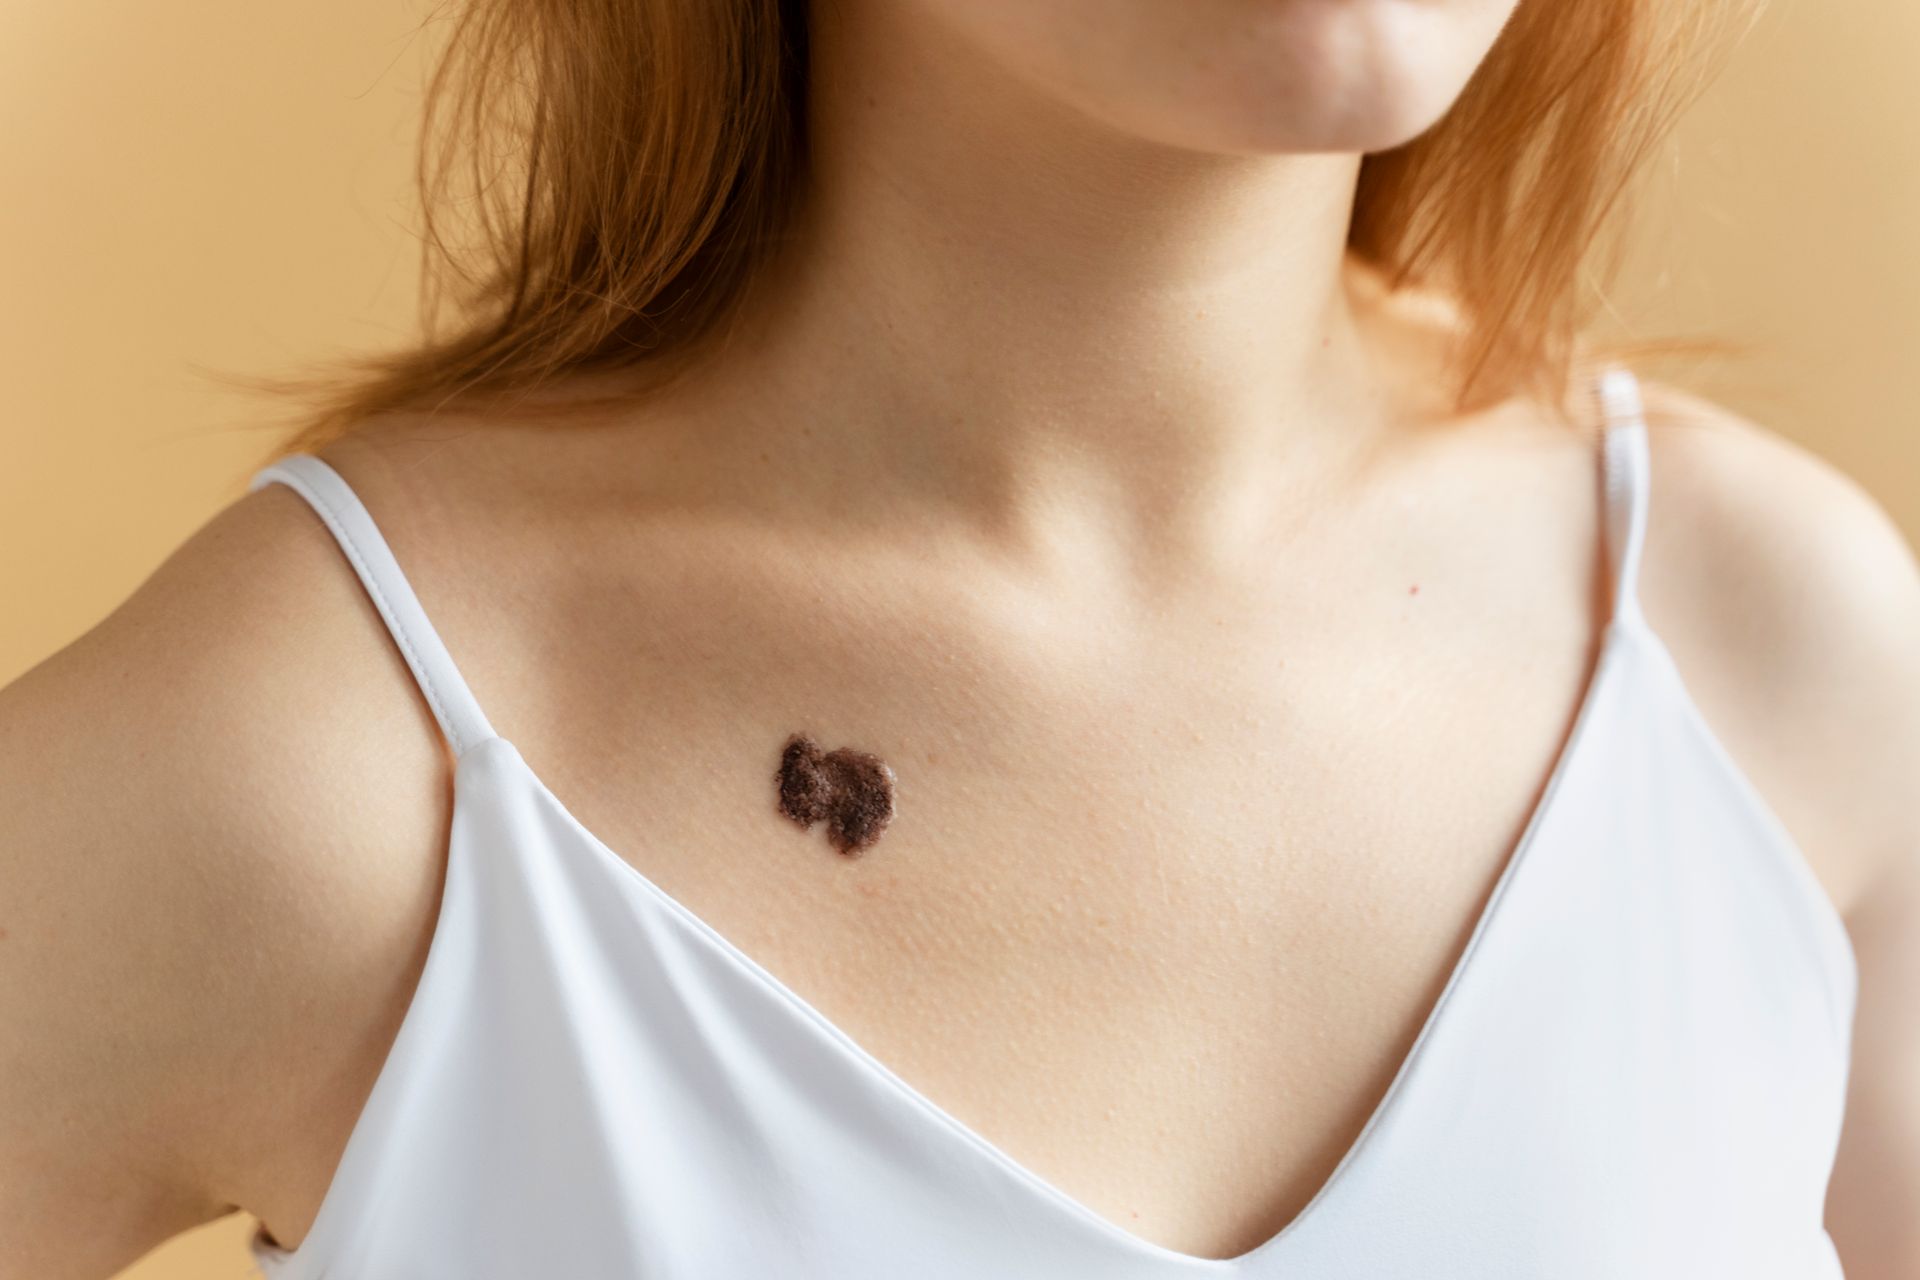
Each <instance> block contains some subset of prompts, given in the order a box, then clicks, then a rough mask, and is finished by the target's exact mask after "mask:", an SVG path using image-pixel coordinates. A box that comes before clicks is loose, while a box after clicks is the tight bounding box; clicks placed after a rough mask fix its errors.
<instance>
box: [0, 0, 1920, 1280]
mask: <svg viewBox="0 0 1920 1280" xmlns="http://www.w3.org/2000/svg"><path fill="white" fill-rule="evenodd" d="M1716 12H1717V11H1716ZM1702 17H1703V11H1698V10H1694V9H1691V8H1690V9H1689V10H1688V11H1687V13H1686V14H1685V15H1684V16H1683V17H1681V18H1680V22H1681V23H1682V25H1685V26H1687V27H1689V28H1692V27H1695V26H1698V25H1700V20H1701V19H1702ZM1677 34H1679V33H1676V31H1674V30H1672V29H1669V26H1668V25H1667V24H1665V23H1657V22H1656V14H1655V11H1654V7H1653V6H1652V5H1651V4H1639V5H1636V4H1628V3H1624V2H1623V3H1620V4H1616V5H1605V6H1603V5H1585V6H1572V5H1545V4H1521V5H1518V6H1517V7H1516V5H1515V4H1514V3H1512V0H1473V2H1469V0H1461V2H1459V3H1454V4H1446V5H1440V4H1430V5H1418V6H1408V5H1395V4H1388V3H1358V4H1340V5H1333V4H1318V3H1309V2H1307V0H1289V2H1283V3H1275V4H1269V5H1259V6H1256V5H1243V4H1227V3H1208V4H1183V5H1172V4H1163V3H1152V2H1150V0H1125V2H1124V3H1116V2H1115V0H1047V2H1046V3H1034V2H1033V0H1026V2H1024V3H1013V2H1011V0H1006V2H997V3H981V2H978V0H976V2H975V3H969V4H959V3H951V2H947V3H933V2H929V0H923V2H922V3H917V4H878V3H865V2H863V0H835V2H834V3H829V4H823V5H820V6H817V7H815V8H814V9H813V10H812V11H811V12H807V13H802V12H801V8H800V6H798V5H793V6H776V5H774V4H773V3H771V0H760V2H758V3H750V2H749V0H738V2H737V3H735V4H730V5H721V4H714V5H708V6H696V5H690V4H667V3H664V0H662V2H660V3H655V4H651V5H648V4H641V3H638V2H637V0H622V2H621V3H611V2H606V3H593V2H591V0H567V2H565V3H554V4H549V5H545V6H527V5H513V4H508V3H505V0H484V2H483V0H476V2H475V3H474V4H472V5H470V6H469V8H468V11H467V14H466V17H465V19H464V22H463V25H462V27H461V29H460V32H459V35H458V38H457V40H456V44H455V51H456V53H457V54H460V55H463V56H465V57H466V58H467V59H468V63H467V64H466V65H469V66H470V67H471V68H473V69H474V70H475V71H476V74H475V75H473V77H472V78H471V81H470V83H471V91H470V93H469V94H468V96H467V97H466V98H465V99H463V100H462V101H463V103H464V104H465V106H466V107H467V108H469V111H470V115H469V116H463V117H460V118H461V119H465V120H469V121H470V122H474V121H478V120H480V119H481V118H482V117H483V116H485V117H486V118H488V119H493V118H494V117H493V116H490V115H488V114H487V113H489V112H495V111H497V112H498V113H499V115H498V118H499V119H500V120H504V121H505V122H506V123H504V124H501V125H500V126H499V128H498V129H496V130H495V133H496V134H498V133H500V132H501V131H503V130H504V131H505V136H510V137H518V138H520V140H521V141H522V143H523V144H524V150H523V151H522V152H520V153H518V154H519V158H522V159H524V160H525V161H526V166H525V168H526V172H525V173H524V174H522V175H521V178H522V183H521V186H520V187H519V189H518V191H517V193H516V194H515V196H514V197H513V198H514V199H515V200H516V201H519V200H523V201H524V203H523V204H516V205H514V206H513V208H512V210H511V212H512V213H513V215H514V216H513V217H511V218H508V219H505V220H503V221H502V222H501V223H499V224H498V225H494V226H492V227H491V228H490V229H491V231H492V233H493V236H494V242H493V243H494V249H495V252H496V254H497V256H498V261H497V263H496V264H495V265H496V267H497V269H496V270H495V271H494V272H493V274H491V275H487V276H483V277H481V278H480V281H479V285H478V287H476V288H475V290H474V291H473V292H472V293H471V294H470V295H469V296H468V297H467V298H465V299H464V306H463V309H462V310H461V311H460V313H459V314H460V315H461V317H462V319H461V321H460V322H459V323H458V324H457V325H456V326H455V327H454V329H453V330H452V331H450V332H447V333H443V334H440V335H438V336H436V337H435V338H434V339H433V340H432V341H430V342H428V343H425V344H423V345H422V346H421V347H420V348H418V349H416V350H412V351H409V352H404V353H400V354H398V355H395V356H393V357H390V358H387V359H385V360H383V361H381V362H378V363H376V364H374V365H370V366H369V367H368V368H367V369H366V370H365V371H364V372H363V373H362V374H361V375H359V376H358V378H357V380H355V381H352V382H351V383H350V384H348V385H347V390H346V391H345V392H344V393H342V395H341V396H340V397H339V398H337V399H336V400H334V401H332V402H330V403H329V405H328V406H327V409H326V411H325V412H324V413H320V414H317V415H316V416H315V418H314V422H313V425H312V426H311V428H310V429H309V430H307V431H304V432H303V433H301V434H300V435H298V436H296V437H295V438H294V439H293V440H292V441H290V442H289V443H288V446H287V448H286V449H285V450H283V451H282V453H281V455H277V456H276V457H275V458H273V459H270V460H268V462H267V465H263V466H262V468H261V469H260V471H259V472H258V473H256V474H255V476H254V477H253V480H252V483H251V485H250V487H249V488H248V491H247V492H246V494H245V495H244V496H243V497H240V498H238V499H237V500H236V501H235V502H234V503H233V504H232V505H231V506H230V507H229V508H227V509H226V510H224V511H223V512H221V513H220V514H219V515H218V516H217V517H216V518H215V519H213V520H212V521H210V522H209V523H208V524H207V526H206V527H205V528H203V529H202V530H200V531H199V532H198V533H197V534H196V535H195V536H194V537H193V538H191V539H190V540H189V541H188V542H187V543H186V544H185V545H183V546H182V547H181V548H179V549H178V551H177V552H176V553H175V554H174V555H173V556H172V557H171V558H170V559H169V560H168V561H167V562H166V564H165V565H164V566H163V567H162V568H161V569H160V570H159V571H157V572H156V573H155V574H154V575H153V577H152V578H151V579H150V580H149V581H148V582H147V583H146V584H144V585H143V586H142V588H141V589H140V590H139V591H138V592H137V593H136V594H135V595H134V596H133V597H132V598H130V599H129V600H128V601H127V602H126V603H125V604H124V605H123V606H122V607H120V608H119V609H118V610H117V611H116V612H115V613H114V614H113V616H112V617H110V618H108V619H107V620H105V621H104V622H103V623H101V624H100V625H99V626H98V627H96V628H95V629H94V630H93V631H91V632H90V633H88V634H87V635H86V636H85V637H83V638H82V639H81V640H80V641H78V642H76V643H75V644H74V645H72V646H70V647H68V648H67V649H65V650H63V651H62V652H60V653H58V654H56V655H54V656H53V657H52V658H50V659H48V660H47V661H46V662H45V663H43V664H41V666H39V667H38V668H36V669H35V670H34V671H32V672H30V673H29V674H28V675H27V676H25V677H24V678H22V679H21V680H19V681H17V682H16V683H15V684H13V685H12V686H10V687H9V688H7V689H6V690H5V691H4V694H3V695H0V792H4V794H5V795H6V796H7V797H8V803H7V805H6V809H7V811H8V813H9V819H10V820H9V822H8V824H7V826H6V827H5V829H4V830H5V839H4V844H5V850H6V856H5V858H4V859H0V902H4V903H5V904H6V906H5V917H6V918H5V920H4V925H5V927H6V930H7V940H6V941H5V944H4V951H3V952H0V954H4V955H5V957H6V962H5V965H4V967H3V968H0V974H4V976H3V977H0V1002H3V1003H0V1018H4V1022H5V1025H6V1027H7V1028H8V1031H9V1034H8V1035H7V1036H5V1037H4V1041H5V1043H4V1048H0V1072H4V1074H3V1075H0V1085H3V1086H4V1087H0V1135H3V1136H4V1142H0V1150H4V1151H5V1152H6V1153H7V1154H6V1156H5V1157H3V1158H4V1159H5V1161H6V1163H5V1165H4V1166H3V1167H4V1171H5V1176H4V1177H0V1273H4V1275H5V1276H6V1277H9V1278H12V1277H26V1276H33V1277H53V1276H63V1277H64V1276H72V1277H89V1276H104V1275H107V1274H108V1273H110V1272H111V1271H113V1270H114V1269H115V1268H117V1267H120V1266H122V1265H123V1264H125V1263H126V1262H128V1261H130V1260H132V1259H133V1258H134V1257H136V1256H137V1255H139V1254H140V1253H141V1252H142V1251H144V1250H146V1249H147V1248H149V1247H150V1246H152V1245H154V1244H155V1243H157V1242H159V1241H160V1240H162V1239H165V1238H167V1237H168V1236H170V1235H172V1234H174V1233H176V1232H178V1231H181V1230H183V1229H185V1228H188V1227H190V1226H192V1225H194V1224H196V1223H199V1222H203V1221H207V1220H209V1219H212V1218H214V1217H216V1216H218V1215H220V1214H222V1213H225V1212H228V1211H230V1210H232V1209H234V1208H235V1207H238V1208H243V1209H245V1210H248V1211H250V1212H252V1213H254V1214H256V1215H258V1217H259V1219H260V1222H261V1225H260V1228H259V1232H258V1234H257V1236H256V1238H255V1243H254V1248H255V1253H256V1255H257V1256H258V1258H259V1260H260V1261H261V1263H262V1264H263V1266H264V1267H265V1268H266V1269H267V1271H268V1273H269V1274H272V1275H275V1276H280V1277H299V1278H301V1280H305V1278H307V1277H316V1276H320V1275H322V1274H325V1275H327V1276H329V1277H333V1278H335V1280H345V1278H347V1277H352V1278H354V1280H395V1278H398V1277H403V1276H404V1277H423V1276H447V1277H455V1276H458V1277H462V1278H464V1280H475V1278H481V1277H488V1278H491V1277H508V1276H513V1277H524V1276H544V1275H556V1276H557V1275H565V1276H578V1277H638V1276H698V1277H770V1276H782V1277H807V1278H814V1277H833V1278H834V1280H855V1278H860V1280H865V1278H868V1277H889V1278H892V1277H903V1276H913V1277H930V1278H933V1280H957V1278H959V1277H968V1278H969V1280H971V1278H974V1277H1023V1278H1024V1277H1033V1278H1039V1277H1047V1278H1048V1280H1061V1278H1065V1277H1074V1278H1076V1280H1078V1278H1081V1277H1102V1278H1103V1280H1107V1278H1112V1280H1173V1278H1175V1277H1187V1276H1200V1275H1218V1276H1229V1275H1231V1276H1261V1277H1289V1278H1306V1277H1312V1278H1313V1280H1325V1278H1329V1277H1350V1276H1351V1277H1368V1278H1369V1280H1398V1278H1400V1277H1416V1276H1417V1277H1421V1278H1422V1280H1434V1278H1435V1277H1476V1278H1478V1277H1489V1276H1515V1277H1519V1276H1525V1277H1538V1276H1552V1277H1556V1278H1569V1277H1602V1276H1604V1277H1628V1276H1631V1277H1681V1276H1685V1277H1689V1278H1697V1277H1708V1276H1740V1277H1743V1278H1744V1280H1766V1278H1773V1277H1779V1278H1782V1280H1784V1278H1785V1277H1794V1278H1795V1280H1813V1278H1814V1277H1821V1278H1827V1277H1836V1276H1839V1275H1840V1274H1841V1270H1842V1267H1843V1266H1844V1268H1845V1272H1846V1274H1847V1275H1848V1276H1849V1277H1851V1280H1891V1278H1892V1277H1895V1276H1908V1275H1912V1274H1914V1273H1915V1271H1916V1269H1917V1268H1920V1235H1916V1234H1915V1228H1914V1227H1913V1226H1912V1225H1911V1223H1912V1221H1913V1220H1914V1218H1916V1217H1920V1215H1913V1214H1904V1215H1903V1214H1902V1213H1900V1212H1898V1210H1899V1209H1900V1208H1901V1207H1902V1206H1905V1207H1908V1208H1910V1207H1911V1206H1912V1205H1913V1204H1914V1203H1915V1202H1916V1198H1920V1093H1916V1089H1915V1085H1914V1081H1916V1080H1920V1000H1917V999H1916V998H1915V997H1916V994H1920V991H1917V990H1916V984H1917V981H1920V975H1917V974H1916V969H1917V968H1920V961H1917V960H1916V942H1915V939H1916V938H1920V821H1917V820H1916V817H1915V812H1914V809H1913V806H1912V805H1911V804H1910V803H1909V795H1908V793H1909V791H1910V788H1911V783H1912V781H1913V779H1914V777H1916V776H1920V773H1917V771H1920V573H1916V570H1915V565H1914V561H1913V558H1912V556H1911V553H1910V551H1909V550H1908V549H1907V547H1906V546H1905V544H1904V543H1903V542H1902V540H1901V538H1900V536H1899V534H1898V533H1897V532H1896V531H1895V529H1894V527H1893V525H1892V523H1891V521H1890V520H1888V519H1887V517H1886V515H1885V514H1884V512H1882V511H1881V510H1880V509H1879V508H1878V507H1876V506H1875V505H1874V504H1873V503H1872V502H1871V501H1870V500H1869V499H1868V498H1867V497H1866V496H1865V495H1864V494H1863V493H1862V491H1861V490H1860V489H1859V488H1858V487H1857V486H1855V485H1854V484H1852V483H1851V482H1850V481H1849V480H1847V479H1846V478H1845V477H1843V476H1841V475H1839V474H1838V473H1837V472H1835V471H1834V470H1832V469H1831V468H1829V467H1827V466H1826V465H1824V464H1822V463H1820V462H1818V461H1816V460H1815V459H1814V458H1812V457H1811V456H1810V455H1808V454H1807V453H1805V452H1803V451H1800V450H1798V449H1796V448H1794V447H1792V446H1790V445H1788V444H1786V443H1785V442H1784V441H1782V440H1781V439H1779V438H1778V437H1775V436H1773V435H1771V434H1770V433H1768V432H1766V431H1765V430H1764V429H1762V428H1760V427H1758V426H1756V425H1754V424H1750V423H1747V422H1744V421H1742V420H1740V419H1738V418H1736V417H1734V416H1733V415H1732V414H1730V413H1728V412H1726V411H1725V410H1722V409H1720V408H1718V407H1716V406H1714V405H1711V404H1708V403H1705V402H1702V401H1700V400H1697V399H1693V398H1690V397H1687V396H1684V395H1682V394H1680V393H1678V392H1675V391H1670V390H1666V389H1663V388H1660V387H1657V386H1656V385H1653V384H1651V383H1642V382H1640V381H1639V380H1638V379H1636V378H1635V376H1634V375H1633V373H1632V372H1631V371H1630V370H1629V368H1628V366H1627V365H1626V364H1625V363H1624V362H1622V361H1621V360H1619V359H1617V358H1602V357H1601V356H1600V354H1599V353H1598V351H1597V350H1596V349H1594V348H1592V347H1591V346H1590V345H1588V344H1585V343H1582V342H1580V341H1578V340H1577V339H1578V334H1579V330H1578V328H1577V325H1576V316H1577V314H1578V308H1577V307H1576V305H1575V303H1576V301H1577V294H1576V291H1575V289H1574V284H1575V283H1576V281H1577V280H1578V279H1579V276H1578V271H1579V267H1580V263H1581V261H1582V260H1583V258H1584V256H1585V251H1586V250H1587V249H1588V247H1589V245H1590V243H1591V242H1593V241H1594V239H1595V237H1596V235H1597V233H1598V231H1599V229H1600V227H1601V226H1602V220H1603V215H1604V214H1605V212H1606V211H1607V210H1608V209H1609V207H1610V206H1611V205H1612V204H1613V202H1614V198H1615V195H1616V194H1617V192H1618V191H1619V189H1620V185H1621V182H1622V181H1623V180H1624V178H1625V176H1626V174H1627V173H1628V172H1629V170H1630V169H1631V167H1632V165H1633V163H1634V161H1635V160H1636V159H1637V158H1638V157H1639V156H1641V155H1642V154H1644V152H1645V150H1646V148H1647V146H1648V145H1650V143H1651V142H1652V140H1653V139H1654V138H1655V137H1657V135H1658V133H1659V130H1660V128H1661V127H1663V125H1664V122H1665V121H1666V120H1667V119H1668V118H1670V115H1671V110H1672V106H1673V104H1674V102H1675V101H1676V100H1677V89H1676V86H1677V85H1679V84H1681V83H1682V81H1681V80H1680V79H1679V78H1677V77H1676V76H1675V74H1674V72H1675V64H1674V63H1672V62H1671V58H1672V57H1673V56H1674V50H1675V49H1676V48H1678V47H1679V46H1677V45H1676V44H1674V43H1673V42H1674V40H1675V39H1676V38H1677ZM1691 34H1697V33H1691ZM1702 47H1703V46H1702ZM449 65H456V64H455V63H450V64H449ZM519 88H526V89H529V90H530V91H531V92H530V95H529V97H528V98H527V99H526V100H524V101H522V100H521V99H519V98H516V97H515V96H514V94H515V91H516V89H519ZM516 112H517V113H518V114H516ZM516 129H517V130H519V131H520V132H519V133H517V134H516V133H514V132H513V131H514V130H516ZM490 136H491V135H490ZM491 154H497V151H496V152H493V153H491ZM507 189H508V188H507V187H506V186H505V185H496V186H495V187H494V188H492V190H493V191H494V192H495V194H496V195H497V194H498V193H499V192H501V191H504V190H507ZM1616 355H1617V353H1616ZM1736 762H1737V763H1736ZM563 797H564V800H563V799H562V798H563ZM1849 1090H1850V1092H1849ZM1843 1122H1844V1123H1843ZM1843 1132H1844V1135H1845V1139H1844V1141H1843V1140H1842V1135H1843ZM1829 1191H1831V1195H1829Z"/></svg>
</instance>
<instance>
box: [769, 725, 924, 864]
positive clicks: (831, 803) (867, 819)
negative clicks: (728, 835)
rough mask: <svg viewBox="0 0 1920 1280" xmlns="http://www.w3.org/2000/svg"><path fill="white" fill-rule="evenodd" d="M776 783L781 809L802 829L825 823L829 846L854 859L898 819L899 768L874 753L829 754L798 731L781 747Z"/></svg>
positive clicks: (842, 750)
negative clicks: (896, 783) (895, 812)
mask: <svg viewBox="0 0 1920 1280" xmlns="http://www.w3.org/2000/svg"><path fill="white" fill-rule="evenodd" d="M773 781H774V794H775V806H776V807H777V808H778V809H779V811H780V812H781V813H782V814H784V815H785V816H786V817H788V818H790V819H792V820H793V821H794V822H795V823H796V824H798V825H799V826H800V827H801V829H802V830H806V829H809V828H811V827H812V826H813V824H814V823H816V822H822V821H824V822H825V823H826V826H827V842H828V843H829V844H831V845H832V846H833V847H834V848H835V849H837V850H839V851H840V852H841V853H843V854H846V855H848V856H849V857H852V856H857V855H858V854H860V853H861V852H863V851H864V850H866V849H869V848H871V847H872V846H873V844H874V842H875V841H877V840H879V838H880V833H881V832H883V831H885V830H886V827H887V824H888V823H889V822H891V821H893V783H894V774H893V770H892V769H890V768H888V767H887V766H886V765H885V764H884V763H882V762H881V760H880V759H879V757H877V756H875V755H872V754H870V753H869V752H865V751H855V750H853V749H852V748H851V747H837V748H835V749H834V750H832V751H824V752H823V751H821V750H820V747H819V744H818V743H816V742H814V740H813V739H812V738H810V737H808V736H807V735H806V734H804V733H795V734H792V735H790V736H789V737H788V738H787V741H786V743H785V745H783V746H782V747H781V749H780V767H779V769H778V770H777V771H776V772H775V773H774V778H773Z"/></svg>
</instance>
